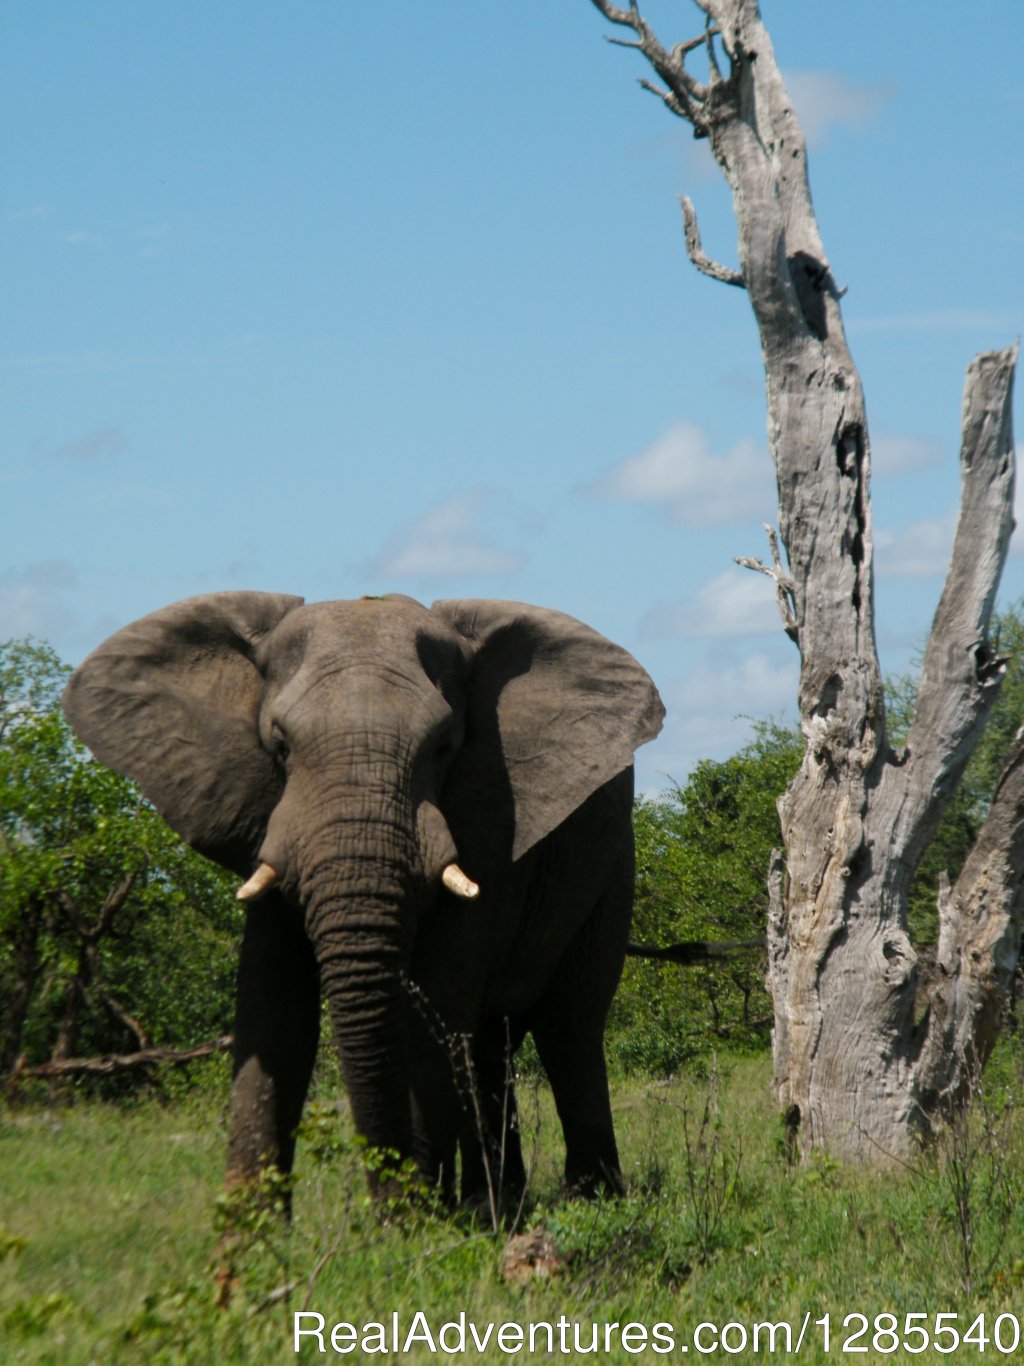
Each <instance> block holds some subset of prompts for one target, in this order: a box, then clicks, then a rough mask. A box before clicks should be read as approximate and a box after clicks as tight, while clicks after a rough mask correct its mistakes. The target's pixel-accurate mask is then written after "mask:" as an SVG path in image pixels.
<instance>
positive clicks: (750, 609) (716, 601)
mask: <svg viewBox="0 0 1024 1366" xmlns="http://www.w3.org/2000/svg"><path fill="white" fill-rule="evenodd" d="M640 629H641V631H642V632H643V634H644V635H647V636H754V635H766V634H768V635H775V634H776V633H778V632H780V631H781V630H782V625H781V621H780V618H779V612H778V608H777V607H776V603H775V586H774V584H773V583H771V581H770V580H769V579H768V578H766V577H765V576H764V575H762V574H757V573H753V572H751V571H750V570H749V569H741V568H739V566H737V567H736V568H735V569H727V570H726V571H725V572H724V573H722V574H717V575H716V576H715V577H714V578H713V579H709V580H708V581H707V583H705V584H702V585H701V587H700V588H699V589H698V590H697V592H696V593H694V594H693V595H692V596H691V597H689V598H684V599H683V600H682V601H681V602H670V603H665V604H662V605H659V606H657V607H654V608H652V609H651V611H650V612H648V613H647V615H646V616H645V617H644V619H643V622H642V623H641V627H640Z"/></svg>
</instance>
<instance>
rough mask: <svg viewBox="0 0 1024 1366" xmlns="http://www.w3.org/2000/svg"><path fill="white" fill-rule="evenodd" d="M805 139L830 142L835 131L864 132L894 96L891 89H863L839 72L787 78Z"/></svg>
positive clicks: (804, 73)
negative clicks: (840, 129)
mask: <svg viewBox="0 0 1024 1366" xmlns="http://www.w3.org/2000/svg"><path fill="white" fill-rule="evenodd" d="M785 81H786V88H787V90H788V91H789V94H790V97H791V98H792V101H793V108H794V109H795V110H796V115H797V118H798V119H799V120H800V127H801V128H802V129H803V130H804V137H805V138H806V139H807V142H808V143H809V144H810V145H811V146H815V145H816V146H821V145H823V144H824V143H825V142H827V141H828V136H829V134H830V133H831V131H832V129H833V128H855V129H856V128H863V127H864V126H865V124H868V123H870V122H871V120H872V119H874V118H875V117H876V115H877V114H878V113H879V112H880V110H881V109H882V107H883V106H884V105H885V103H886V101H887V100H888V99H889V98H890V96H891V95H892V88H891V86H888V85H861V84H858V83H857V82H854V81H850V80H848V79H847V78H846V77H845V76H842V75H840V74H839V73H838V72H836V71H793V72H791V73H790V74H789V75H787V76H786V77H785Z"/></svg>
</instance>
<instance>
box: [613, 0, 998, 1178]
mask: <svg viewBox="0 0 1024 1366" xmlns="http://www.w3.org/2000/svg"><path fill="white" fill-rule="evenodd" d="M594 3H595V5H596V6H597V8H598V9H600V10H601V12H602V13H603V14H604V15H605V16H606V17H607V18H608V19H610V20H611V21H612V22H613V23H615V24H618V25H620V26H623V27H626V28H629V29H631V30H632V32H633V34H634V39H633V40H631V41H630V42H629V43H627V44H626V45H627V46H633V47H636V48H638V49H639V50H640V51H641V52H642V53H643V55H644V56H645V57H646V58H647V60H648V61H649V63H650V64H651V66H652V67H653V68H654V70H655V72H656V73H657V75H658V77H659V78H660V80H661V81H662V83H663V84H662V86H660V87H658V86H654V85H651V84H649V83H647V82H642V84H644V86H645V88H647V89H648V90H651V91H652V92H653V93H655V94H657V95H658V96H659V97H660V98H661V99H662V100H663V101H664V103H665V105H666V106H667V107H668V108H669V109H670V110H671V112H673V113H674V114H677V115H678V116H679V117H681V118H684V119H686V120H687V121H689V122H690V123H691V124H692V125H693V128H694V132H695V135H696V136H698V137H707V138H708V139H709V141H710V145H711V150H712V152H713V153H714V156H715V159H716V160H717V162H718V164H719V166H720V167H721V168H722V171H723V173H724V174H725V176H726V179H727V180H728V182H729V185H730V187H731V189H732V194H733V207H734V210H735V213H736V219H737V225H738V230H739V255H740V268H739V270H733V269H730V268H728V267H725V266H721V265H718V264H717V263H715V262H713V261H710V260H709V259H708V257H707V256H706V255H705V253H704V251H703V248H702V246H701V241H700V234H699V231H698V228H697V220H696V215H695V213H694V210H693V206H692V205H691V204H690V203H689V201H688V200H684V201H683V215H684V224H685V234H686V245H687V250H688V252H689V255H690V258H691V260H692V261H693V263H694V264H695V265H696V266H697V267H698V269H700V270H701V271H703V272H704V273H705V274H707V275H709V276H711V277H712V278H714V279H716V280H719V281H722V282H724V283H727V284H730V285H738V286H741V287H744V288H745V289H746V290H747V293H748V295H749V297H750V302H751V306H752V308H753V311H754V316H755V319H756V321H757V325H758V329H759V332H760V337H761V350H762V357H763V361H764V367H765V376H766V389H767V404H768V439H769V446H770V450H771V454H772V458H773V460H774V463H775V469H776V475H777V480H778V490H779V529H780V534H781V539H782V542H783V545H784V547H785V551H786V557H787V560H788V569H786V568H784V567H783V564H782V561H781V558H780V556H779V553H778V548H777V543H776V541H775V538H774V535H773V534H772V533H770V536H771V546H772V552H773V563H772V564H771V565H770V566H766V565H763V564H761V562H760V561H752V560H743V561H740V562H741V563H744V564H747V565H748V566H750V567H752V568H756V569H759V570H761V571H762V572H764V573H767V574H769V575H770V576H771V577H772V578H773V579H774V580H775V583H776V588H777V593H778V600H779V606H780V610H781V612H782V617H783V625H784V628H785V630H786V632H787V634H788V635H789V636H790V637H791V638H792V639H793V640H794V641H795V642H796V643H797V645H798V646H799V649H800V660H801V669H800V689H799V708H800V718H801V727H802V730H803V734H804V738H805V743H806V751H805V755H804V760H803V764H802V766H801V768H800V771H799V773H798V774H797V776H796V778H795V779H794V780H793V782H792V783H791V785H790V787H789V789H788V791H787V793H786V795H785V797H784V798H783V799H782V801H781V802H780V818H781V824H782V838H783V844H784V847H785V859H784V860H783V859H782V858H781V857H779V858H777V859H776V860H775V861H774V862H773V867H772V869H771V871H770V876H769V891H770V906H769V923H768V944H769V983H770V986H771V990H772V994H773V997H774V1002H775V1033H774V1045H775V1088H776V1093H777V1096H778V1099H779V1101H780V1103H781V1105H782V1106H783V1109H784V1111H785V1113H786V1116H787V1125H788V1127H789V1129H790V1132H791V1135H792V1136H793V1138H794V1140H795V1142H796V1143H797V1145H798V1146H799V1147H800V1148H801V1149H802V1150H804V1151H806V1150H807V1149H808V1148H811V1147H819V1146H828V1147H829V1148H831V1149H833V1150H834V1151H837V1152H838V1153H840V1154H843V1155H847V1156H855V1157H860V1158H865V1159H868V1160H878V1159H879V1158H884V1157H885V1156H887V1155H888V1156H891V1157H895V1158H899V1157H902V1156H903V1155H905V1154H906V1153H907V1151H909V1150H910V1149H911V1148H912V1146H913V1145H914V1143H915V1142H916V1141H917V1139H918V1137H919V1136H920V1135H921V1134H922V1133H926V1132H927V1131H928V1130H929V1128H930V1127H931V1125H932V1123H933V1122H934V1121H935V1119H936V1118H937V1117H938V1116H939V1115H941V1114H942V1113H943V1112H944V1110H945V1109H947V1108H948V1106H949V1105H950V1104H952V1103H955V1102H956V1101H957V1100H958V1099H959V1098H961V1097H962V1096H963V1095H964V1094H965V1093H966V1092H967V1091H968V1090H969V1088H970V1085H971V1080H972V1078H973V1076H974V1075H975V1074H976V1070H977V1067H978V1066H979V1065H980V1064H981V1063H983V1062H984V1059H985V1058H986V1057H987V1055H988V1052H989V1050H990V1049H991V1046H992V1041H993V1039H994V1037H995V1031H996V1028H997V1026H998V1019H999V1015H1000V1011H1001V1008H1002V1001H1003V999H1004V996H1005V989H1006V986H1007V983H1008V976H1012V972H1013V966H1014V964H1015V962H1016V955H1017V949H1018V946H1019V929H1018V919H1019V917H1018V910H1017V888H1018V885H1019V883H1020V880H1021V875H1022V872H1024V838H1022V836H1021V830H1022V826H1024V805H1022V802H1024V795H1022V793H1024V773H1022V772H1021V770H1022V769H1024V760H1021V759H1020V756H1019V755H1018V756H1017V758H1016V759H1015V760H1014V761H1013V762H1012V763H1011V764H1010V766H1009V768H1008V769H1007V771H1006V773H1005V774H1004V778H1003V781H1002V783H1001V785H1000V789H999V793H998V794H997V797H996V800H995V802H994V804H993V808H992V812H991V814H990V816H989V818H988V820H987V822H986V824H985V827H984V828H983V830H982V831H981V834H980V836H979V839H978V842H977V846H976V848H975V851H974V853H972V855H971V857H970V859H969V860H968V864H967V866H966V867H965V869H964V871H963V874H962V875H961V877H960V879H959V880H958V883H957V886H956V888H954V889H952V890H951V891H950V890H949V889H947V890H946V891H945V892H944V894H943V898H942V904H941V906H940V915H941V927H942V928H941V943H940V946H939V964H940V972H939V974H938V980H937V983H936V985H935V988H934V990H933V992H932V996H931V1004H930V1008H929V1010H928V1012H927V1014H926V1016H925V1018H924V1020H923V1021H922V1022H921V1023H920V1025H919V1026H917V1027H916V1028H915V1023H914V997H915V987H916V957H915V954H914V951H913V948H912V946H911V944H910V941H909V938H908V935H907V914H906V912H907V900H908V893H909V888H910V883H911V879H912V877H913V873H914V870H915V868H916V867H917V864H918V862H919V861H920V858H921V855H922V854H923V852H924V850H925V848H926V846H927V844H928V841H929V840H930V839H931V837H932V835H933V834H934V833H935V830H936V827H937V826H938V823H939V820H940V818H941V816H942V813H943V811H944V810H945V808H946V806H947V804H948V802H949V800H950V798H951V796H952V794H953V793H954V791H955V789H956V785H957V783H958V781H959V779H960V776H961V774H962V773H963V769H964V766H965V764H966V763H967V760H968V758H969V757H970V754H971V752H972V750H973V748H974V746H975V744H976V742H977V739H978V736H979V735H980V733H981V731H982V729H983V727H984V724H985V721H986V719H987V716H988V713H989V710H990V708H991V706H992V703H993V701H994V700H995V697H996V694H997V692H998V688H999V685H1000V683H1001V681H1002V677H1003V673H1004V661H1002V660H999V659H997V658H996V657H995V656H994V652H993V649H992V646H991V644H990V642H989V639H988V627H989V621H990V617H991V612H992V606H993V601H994V597H995V590H996V587H997V585H998V582H999V578H1000V574H1001V572H1002V567H1003V562H1004V559H1005V556H1006V550H1007V545H1008V543H1009V539H1010V534H1011V532H1012V529H1013V521H1012V504H1013V480H1014V468H1013V439H1012V432H1011V425H1010V396H1011V389H1012V379H1013V371H1014V365H1015V361H1016V348H1015V347H1014V348H1011V349H1009V350H1007V351H1002V352H993V353H990V354H986V355H983V356H979V357H977V358H976V359H975V360H974V361H973V362H972V364H971V366H970V367H969V368H968V372H967V383H966V388H965V393H964V410H963V433H962V453H961V469H962V475H963V500H962V506H961V513H960V521H959V525H958V529H957V535H956V541H955V545H954V550H953V556H952V560H951V563H950V567H949V572H948V575H947V579H946V585H945V589H944V591H943V594H942V599H941V601H940V604H939V607H938V610H937V612H936V616H935V621H934V624H933V627H932V633H931V637H930V640H929V643H928V647H927V650H926V654H925V660H924V666H923V670H922V676H921V686H920V691H919V695H918V700H917V707H916V712H915V716H914V719H913V722H912V725H911V729H910V732H909V735H908V738H907V743H906V744H905V745H904V746H903V748H902V749H901V750H899V751H896V750H894V749H893V748H892V746H891V745H890V744H889V741H888V739H887V736H886V724H885V704H884V697H883V689H882V679H881V674H880V670H879V664H878V656H877V651H876V648H875V640H874V613H873V592H874V586H873V570H872V539H871V509H870V502H869V495H868V484H869V472H870V447H869V442H868V429H867V419H866V415H865V411H864V401H863V395H862V392H861V385H860V379H859V377H858V374H857V370H856V367H855V366H854V363H853V360H852V357H851V355H850V352H849V349H848V347H847V343H846V337H845V334H844V331H843V324H842V316H841V312H840V303H839V301H840V291H839V290H838V289H837V288H836V284H835V281H834V279H833V276H832V271H831V268H830V266H829V264H828V259H827V257H826V255H825V251H824V247H823V246H822V243H821V240H820V237H819V233H818V227H817V222H816V220H815V217H814V211H813V207H812V204H811V197H810V189H809V186H808V181H807V157H806V147H805V143H804V138H803V134H802V132H801V129H800V125H799V123H798V121H797V118H796V115H795V114H794V112H793V109H792V106H791V105H790V101H789V97H788V95H787V93H786V90H785V86H784V85H783V82H782V79H781V76H780V75H779V71H778V68H777V66H776V63H775V57H774V53H773V51H772V45H771V41H770V39H769V37H768V34H767V31H766V30H765V28H764V26H763V24H762V22H761V18H760V14H759V11H758V7H757V3H756V0H696V4H697V6H698V8H699V9H700V10H702V11H703V12H704V14H705V16H706V25H705V32H704V34H703V35H702V36H700V37H698V38H696V39H694V40H693V41H691V42H688V43H680V44H677V45H676V46H675V47H673V48H672V49H671V50H666V49H665V48H664V47H662V46H661V44H660V42H659V41H658V39H657V38H656V37H655V35H654V33H653V32H652V30H651V29H650V27H649V26H648V25H647V23H646V21H645V20H644V19H643V17H642V16H641V14H640V13H639V10H638V9H637V8H636V6H635V4H633V3H631V4H630V8H629V9H628V10H625V9H620V8H618V7H616V6H614V5H611V4H609V3H607V0H594ZM698 47H703V48H704V50H705V52H706V54H707V58H708V62H709V68H710V75H709V79H708V81H707V82H706V83H704V84H702V83H700V82H698V81H697V80H696V79H694V77H693V76H691V75H690V73H689V72H688V71H687V70H686V66H685V62H686V57H687V54H688V53H689V52H691V51H693V50H694V49H696V48H698ZM721 54H724V60H722V59H721ZM723 68H724V69H723Z"/></svg>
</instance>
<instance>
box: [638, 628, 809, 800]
mask: <svg viewBox="0 0 1024 1366" xmlns="http://www.w3.org/2000/svg"><path fill="white" fill-rule="evenodd" d="M798 677H799V657H798V655H797V652H796V650H790V651H789V653H788V654H786V653H783V651H782V649H780V650H779V651H777V652H775V651H769V650H765V651H758V652H757V653H754V654H750V655H743V654H741V653H739V652H738V651H735V650H733V649H731V648H729V647H717V648H716V651H715V653H714V655H713V656H712V657H709V658H707V659H704V660H702V661H701V662H700V663H699V664H698V665H697V666H696V668H694V669H693V670H692V671H691V672H690V673H689V674H687V675H686V676H685V677H683V678H679V679H676V680H674V681H669V682H668V683H664V682H661V683H660V687H661V694H662V697H663V698H664V700H665V705H666V706H667V708H668V718H667V722H666V726H665V730H664V732H663V734H662V735H661V737H660V738H659V739H658V741H657V744H656V746H654V747H652V749H651V750H650V751H648V749H647V748H646V747H645V748H644V749H641V750H640V751H639V752H638V753H637V756H636V763H637V786H638V788H639V789H640V790H641V791H646V792H657V791H659V790H661V789H662V788H664V787H665V783H666V778H671V779H673V780H675V781H677V782H681V781H683V780H684V779H685V777H686V775H687V774H688V773H690V772H691V771H692V770H693V768H694V767H695V766H696V764H697V763H699V761H700V760H701V759H724V758H726V757H727V756H728V755H730V754H735V752H736V751H737V750H738V749H739V748H740V747H741V746H742V745H744V744H746V743H747V741H748V740H749V739H750V738H751V719H752V718H759V719H767V718H769V717H774V718H781V719H782V720H783V721H784V722H785V721H786V720H788V719H795V714H796V694H797V682H798Z"/></svg>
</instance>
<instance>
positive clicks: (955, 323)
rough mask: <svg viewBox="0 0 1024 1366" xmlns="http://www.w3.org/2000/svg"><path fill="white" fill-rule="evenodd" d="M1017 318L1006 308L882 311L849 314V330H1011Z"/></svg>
mask: <svg viewBox="0 0 1024 1366" xmlns="http://www.w3.org/2000/svg"><path fill="white" fill-rule="evenodd" d="M1019 326H1020V319H1019V318H1017V317H1015V315H1014V314H1013V313H1011V312H1010V311H1009V310H1002V309H995V308H990V309H980V308H927V309H922V310H921V311H920V312H918V313H882V314H877V315H876V316H875V317H873V318H872V317H869V318H858V317H857V316H856V315H850V316H849V320H848V322H847V329H848V331H850V332H858V333H870V332H895V333H900V332H907V333H916V332H976V331H981V332H998V331H1000V330H1004V331H1008V332H1014V331H1016V330H1017V329H1018V328H1019Z"/></svg>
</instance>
